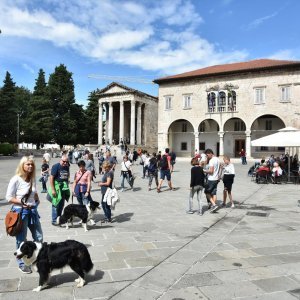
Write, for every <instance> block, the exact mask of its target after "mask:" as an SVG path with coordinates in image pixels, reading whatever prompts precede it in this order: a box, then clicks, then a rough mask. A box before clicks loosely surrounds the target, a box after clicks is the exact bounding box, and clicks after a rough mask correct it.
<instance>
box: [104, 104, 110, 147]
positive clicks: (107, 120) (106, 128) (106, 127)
mask: <svg viewBox="0 0 300 300" xmlns="http://www.w3.org/2000/svg"><path fill="white" fill-rule="evenodd" d="M104 106H105V144H106V142H107V140H108V124H109V119H108V105H107V103H105V104H104Z"/></svg>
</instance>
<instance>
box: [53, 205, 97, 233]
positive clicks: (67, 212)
mask: <svg viewBox="0 0 300 300" xmlns="http://www.w3.org/2000/svg"><path fill="white" fill-rule="evenodd" d="M97 208H99V202H97V201H93V200H92V201H90V202H89V204H87V205H81V204H69V205H68V206H66V207H65V209H64V213H63V214H62V215H61V216H60V217H57V219H56V223H57V224H58V225H61V224H66V229H69V221H70V222H71V223H72V226H73V217H78V218H79V219H81V221H82V226H83V227H84V230H85V231H88V229H87V222H88V221H89V220H90V222H91V224H92V225H94V224H95V222H94V220H93V216H94V213H95V211H96V209H97Z"/></svg>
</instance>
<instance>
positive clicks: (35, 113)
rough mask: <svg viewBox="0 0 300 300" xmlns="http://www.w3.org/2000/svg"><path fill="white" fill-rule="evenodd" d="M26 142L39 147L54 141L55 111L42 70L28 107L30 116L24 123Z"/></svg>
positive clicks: (28, 115)
mask: <svg viewBox="0 0 300 300" xmlns="http://www.w3.org/2000/svg"><path fill="white" fill-rule="evenodd" d="M24 123H25V124H24V127H25V130H24V131H25V134H24V138H25V141H27V142H29V143H33V144H36V145H37V148H38V149H39V148H40V145H41V144H44V143H49V142H52V140H53V109H52V103H51V101H50V99H49V98H48V95H47V85H46V80H45V72H44V71H43V70H42V69H40V70H39V74H38V78H37V79H36V83H35V87H34V92H33V95H32V97H31V98H30V101H29V105H28V114H27V118H26V121H25V122H24Z"/></svg>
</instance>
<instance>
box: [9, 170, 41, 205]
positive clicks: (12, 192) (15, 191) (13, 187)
mask: <svg viewBox="0 0 300 300" xmlns="http://www.w3.org/2000/svg"><path fill="white" fill-rule="evenodd" d="M29 188H30V182H26V181H25V180H24V179H23V178H22V177H20V176H18V175H15V176H14V177H12V178H11V180H10V181H9V184H8V187H7V192H6V196H5V198H6V200H7V201H10V200H11V199H12V198H16V199H19V200H21V199H22V197H24V195H26V194H27V193H28V192H29ZM35 193H36V184H35V182H33V184H32V191H31V194H30V196H29V198H28V200H27V204H29V205H32V206H34V205H35V200H34V194H35ZM14 206H17V207H22V205H21V204H14Z"/></svg>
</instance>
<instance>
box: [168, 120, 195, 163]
mask: <svg viewBox="0 0 300 300" xmlns="http://www.w3.org/2000/svg"><path fill="white" fill-rule="evenodd" d="M168 144H169V146H170V149H172V150H173V151H174V152H175V153H176V155H177V156H181V157H191V155H193V154H194V150H195V136H194V128H193V125H192V124H191V123H190V122H189V121H187V120H184V119H180V120H176V121H174V122H173V123H172V124H171V125H170V126H169V129H168Z"/></svg>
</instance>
